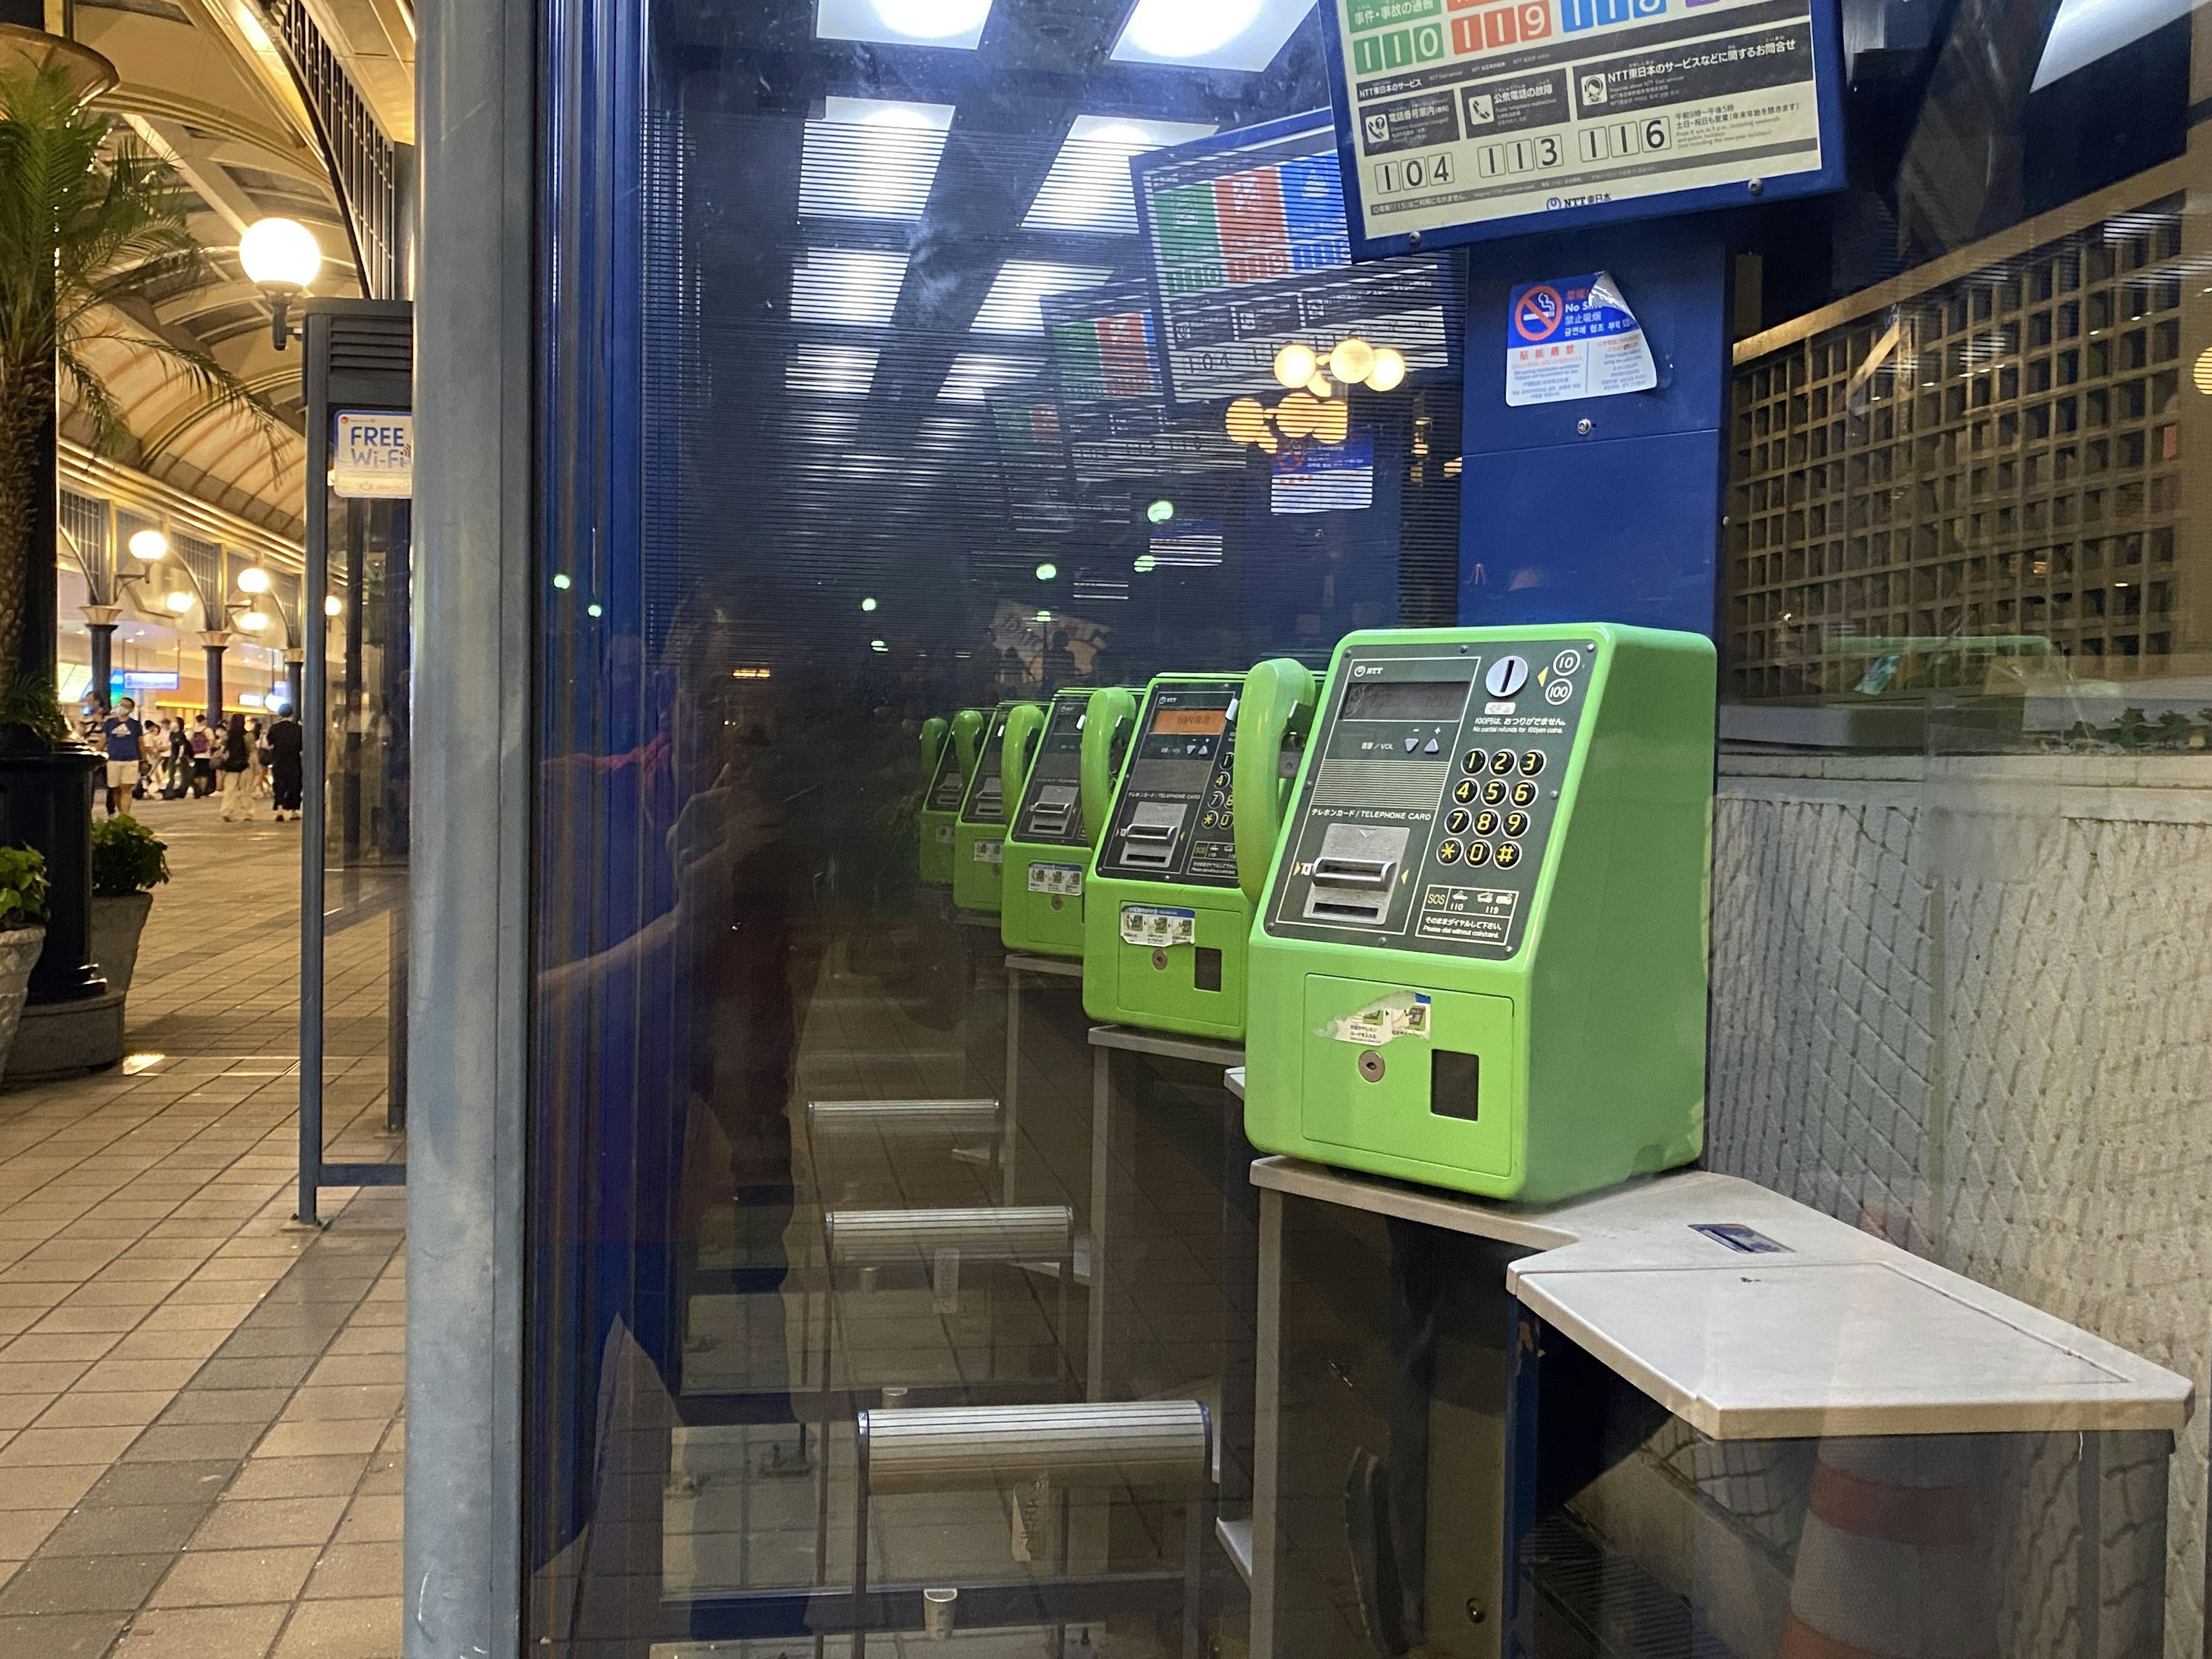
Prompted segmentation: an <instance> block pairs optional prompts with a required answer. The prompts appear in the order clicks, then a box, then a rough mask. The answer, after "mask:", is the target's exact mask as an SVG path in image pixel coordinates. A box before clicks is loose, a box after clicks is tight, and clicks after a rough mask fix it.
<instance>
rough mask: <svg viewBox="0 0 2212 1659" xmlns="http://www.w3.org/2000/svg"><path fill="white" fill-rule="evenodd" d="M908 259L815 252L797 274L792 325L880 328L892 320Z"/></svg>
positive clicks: (803, 257)
mask: <svg viewBox="0 0 2212 1659" xmlns="http://www.w3.org/2000/svg"><path fill="white" fill-rule="evenodd" d="M905 281H906V255H905V254H903V253H884V252H877V251H874V250H872V249H867V248H853V247H814V248H808V249H806V250H805V251H804V252H801V253H800V255H799V264H798V267H797V269H795V270H793V272H792V273H791V319H792V321H793V322H795V323H849V324H853V325H856V326H859V327H864V328H880V327H881V326H882V325H884V324H885V323H888V322H889V321H890V319H891V312H892V310H893V309H894V308H895V307H896V306H897V304H898V296H899V286H900V284H902V283H904V282H905Z"/></svg>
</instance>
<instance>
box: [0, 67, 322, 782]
mask: <svg viewBox="0 0 2212 1659" xmlns="http://www.w3.org/2000/svg"><path fill="white" fill-rule="evenodd" d="M186 201H187V197H186V192H185V189H184V187H183V186H182V185H180V184H179V182H178V181H177V179H176V178H175V176H174V175H173V173H171V172H170V170H169V168H168V166H167V163H166V162H164V161H161V159H160V158H159V157H157V156H155V155H152V154H151V153H150V152H149V151H148V150H146V149H144V148H143V146H142V145H140V144H139V143H137V141H136V139H135V138H134V137H132V136H131V134H130V133H129V132H128V131H127V130H123V129H119V128H118V124H117V123H116V122H114V121H113V120H112V118H109V117H107V116H105V115H102V114H100V113H97V112H94V111H92V110H89V109H87V108H85V107H84V106H82V104H81V103H80V101H79V97H78V93H77V91H76V88H74V87H73V86H72V84H71V82H70V77H69V76H68V74H67V73H66V72H65V71H64V70H63V69H62V68H60V67H58V66H49V67H46V68H44V69H35V70H34V69H29V68H25V69H21V70H15V71H12V72H9V73H5V74H0V727H4V726H18V727H27V728H29V729H30V730H32V731H33V732H38V733H40V735H42V736H46V737H48V738H60V737H64V736H65V735H66V734H67V732H68V726H67V722H66V721H65V720H64V719H63V717H62V714H61V710H60V708H59V707H58V705H57V703H56V702H55V700H54V686H53V684H52V678H51V676H50V675H47V674H43V673H40V672H39V671H37V670H36V669H33V668H27V666H26V664H37V663H40V662H41V661H43V660H44V654H43V653H44V650H45V645H44V642H43V641H32V642H30V643H31V644H33V647H35V650H34V652H33V653H28V654H27V653H25V651H24V647H25V644H26V641H25V640H24V638H23V629H24V623H25V617H26V615H27V609H28V606H27V600H28V598H29V595H30V592H31V584H32V583H33V581H37V580H48V581H51V580H52V575H51V574H50V573H51V571H52V558H51V556H43V555H47V554H48V553H49V550H46V549H41V548H40V547H38V546H36V545H34V542H35V539H36V538H37V536H38V534H39V531H40V526H42V525H45V526H51V524H52V512H51V507H47V508H46V510H43V511H42V510H40V509H41V503H40V501H39V500H38V492H39V491H40V490H41V489H51V488H52V483H51V482H50V480H51V477H52V473H51V471H49V462H48V457H49V456H50V454H51V453H52V446H53V444H54V441H55V438H54V430H55V428H54V419H55V413H56V403H57V398H58V394H59V392H61V391H63V390H66V391H67V392H69V394H70V396H71V398H73V399H74V401H75V403H76V406H77V409H78V410H80V411H81V412H82V414H83V416H84V417H85V418H86V420H87V422H88V423H89V425H90V428H91V436H92V441H93V445H94V447H95V448H97V449H100V450H101V451H102V452H104V453H112V452H113V451H114V450H116V449H118V448H119V447H122V446H124V445H125V444H126V443H128V442H129V441H130V439H131V428H130V427H129V425H128V424H127V422H125V419H124V415H123V410H122V408H121V406H120V405H119V404H118V403H117V401H116V399H115V397H114V395H113V393H112V392H110V391H109V389H108V387H107V386H106V383H105V382H104V381H103V380H101V378H100V374H99V372H98V370H97V369H96V368H94V367H93V364H92V362H91V361H90V360H89V358H88V356H87V350H88V348H89V347H91V346H93V345H94V343H97V342H100V341H103V340H110V341H122V342H127V343H129V344H130V345H131V346H132V347H133V348H135V349H138V350H140V351H143V352H148V353H151V354H152V355H153V356H155V358H157V359H158V360H159V361H160V362H161V363H163V364H164V365H165V366H166V367H167V368H168V369H169V370H170V371H171V372H172V373H173V374H176V375H178V376H179V377H181V378H183V379H184V380H187V381H189V382H190V383H191V386H193V387H195V388H196V389H197V391H198V392H200V393H201V395H202V396H203V397H204V399H205V400H206V407H207V411H208V412H210V413H221V412H224V411H230V410H237V411H243V412H244V413H246V415H247V416H249V417H250V418H251V419H252V420H253V421H254V422H256V424H257V425H258V426H259V428H261V430H262V432H263V433H264V435H265V436H266V437H267V438H268V440H269V441H270V444H271V446H272V447H273V446H274V444H275V443H276V433H277V431H278V429H279V426H280V420H279V416H277V414H276V410H274V409H273V408H271V407H270V405H269V404H267V403H266V402H265V401H264V399H262V398H258V397H257V396H256V395H255V394H254V393H252V392H250V391H249V390H247V388H246V386H244V385H243V384H242V383H241V382H240V380H238V379H237V378H236V377H235V376H234V375H233V374H231V373H230V372H229V371H228V370H227V369H225V368H223V367H222V365H221V364H219V363H217V362H216V361H215V360H214V359H213V358H212V357H210V356H208V355H207V354H206V353H205V352H204V351H202V350H200V349H197V347H195V346H192V345H191V344H189V343H179V342H178V341H177V340H176V339H175V338H174V337H172V336H170V335H168V334H166V333H164V332H163V331H161V329H160V328H159V327H158V326H155V325H154V319H155V306H156V304H157V303H159V302H161V301H168V300H172V299H174V298H176V297H177V296H178V295H182V294H186V293H189V292H191V290H193V289H198V288H204V287H206V286H208V285H210V283H214V282H215V281H216V280H218V278H219V273H217V272H216V270H215V268H214V267H213V266H212V265H211V264H210V262H209V261H208V259H207V257H206V255H205V253H204V252H203V251H202V249H201V248H200V246H199V245H198V244H197V242H195V241H194V240H192V237H191V231H190V230H189V228H187V226H186V223H185V207H186Z"/></svg>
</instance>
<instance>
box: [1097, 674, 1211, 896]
mask: <svg viewBox="0 0 2212 1659" xmlns="http://www.w3.org/2000/svg"><path fill="white" fill-rule="evenodd" d="M1241 686H1242V683H1241V682H1240V681H1237V680H1164V681H1161V682H1160V683H1159V684H1157V685H1155V686H1154V687H1153V689H1152V696H1151V697H1150V698H1149V699H1147V701H1146V704H1145V708H1144V713H1143V714H1142V716H1141V717H1140V718H1139V723H1138V726H1137V738H1136V742H1135V744H1133V747H1132V749H1131V751H1130V755H1129V764H1128V769H1127V773H1126V774H1124V775H1123V778H1122V781H1121V794H1120V795H1119V797H1118V798H1117V799H1115V803H1114V817H1113V819H1112V821H1111V826H1110V827H1109V829H1108V830H1107V833H1106V837H1105V842H1104V844H1103V846H1102V847H1101V848H1100V849H1099V854H1098V872H1099V874H1101V875H1103V876H1112V877H1115V878H1117V879H1120V880H1125V881H1158V882H1178V883H1186V884H1193V885H1196V886H1200V887H1234V886H1235V885H1236V884H1237V834H1236V801H1235V799H1233V797H1232V796H1231V789H1230V775H1231V770H1232V766H1231V763H1232V762H1233V760H1234V759H1235V750H1236V744H1237V693H1238V691H1239V690H1241Z"/></svg>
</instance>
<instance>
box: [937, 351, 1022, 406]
mask: <svg viewBox="0 0 2212 1659" xmlns="http://www.w3.org/2000/svg"><path fill="white" fill-rule="evenodd" d="M1036 368H1037V366H1036V362H1035V361H1034V360H1033V359H1030V358H1028V357H1008V356H1001V355H1000V354H999V353H997V352H992V351H963V352H962V353H961V354H960V355H959V356H957V357H956V358H954V359H953V360H952V368H951V372H950V373H949V374H946V375H945V384H944V386H941V387H940V388H939V391H938V393H937V395H938V396H939V398H943V399H944V400H945V402H946V403H951V404H980V403H981V402H982V401H983V399H984V398H986V397H987V396H988V395H989V394H990V393H992V392H997V391H1000V390H1001V389H1002V388H1004V387H1006V386H1012V385H1013V384H1014V383H1015V382H1017V381H1018V380H1027V379H1029V378H1030V375H1032V374H1036Z"/></svg>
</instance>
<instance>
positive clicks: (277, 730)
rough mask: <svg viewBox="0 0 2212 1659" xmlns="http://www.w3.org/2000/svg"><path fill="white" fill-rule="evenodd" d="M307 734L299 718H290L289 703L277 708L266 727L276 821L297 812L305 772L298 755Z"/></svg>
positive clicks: (305, 742)
mask: <svg viewBox="0 0 2212 1659" xmlns="http://www.w3.org/2000/svg"><path fill="white" fill-rule="evenodd" d="M306 744H307V733H306V732H304V731H302V730H301V727H300V722H299V721H297V720H294V719H293V718H292V709H291V706H290V705H289V703H288V704H286V705H285V706H284V707H283V708H279V709H278V710H277V711H276V720H273V721H272V722H270V727H269V781H270V787H271V788H272V790H273V791H274V793H275V794H276V821H277V822H278V823H283V821H284V820H285V819H286V818H288V817H289V818H293V819H297V818H298V817H299V816H300V793H301V781H302V780H303V778H304V776H305V774H304V773H302V771H301V754H302V751H303V750H304V749H305V747H306Z"/></svg>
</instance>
